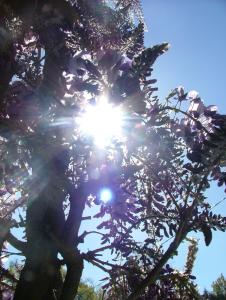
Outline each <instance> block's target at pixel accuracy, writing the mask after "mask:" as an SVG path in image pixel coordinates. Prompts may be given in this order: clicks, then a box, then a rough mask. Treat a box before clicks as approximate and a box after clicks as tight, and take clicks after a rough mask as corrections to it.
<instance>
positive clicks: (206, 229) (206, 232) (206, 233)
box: [201, 224, 212, 246]
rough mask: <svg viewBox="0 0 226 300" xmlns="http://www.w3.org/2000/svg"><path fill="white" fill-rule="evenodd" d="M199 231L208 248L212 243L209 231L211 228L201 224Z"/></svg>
mask: <svg viewBox="0 0 226 300" xmlns="http://www.w3.org/2000/svg"><path fill="white" fill-rule="evenodd" d="M201 230H202V232H203V235H204V238H205V243H206V246H209V244H210V243H211V241H212V231H211V228H210V227H209V226H208V225H206V224H202V226H201Z"/></svg>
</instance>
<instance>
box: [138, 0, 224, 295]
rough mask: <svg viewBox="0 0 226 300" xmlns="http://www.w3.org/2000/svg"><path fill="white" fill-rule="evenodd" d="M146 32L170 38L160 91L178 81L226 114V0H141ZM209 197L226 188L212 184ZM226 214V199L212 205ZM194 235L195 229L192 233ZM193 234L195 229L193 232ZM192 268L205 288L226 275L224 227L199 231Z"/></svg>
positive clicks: (160, 68)
mask: <svg viewBox="0 0 226 300" xmlns="http://www.w3.org/2000/svg"><path fill="white" fill-rule="evenodd" d="M142 3H143V10H144V15H145V20H146V23H147V27H148V32H147V33H146V35H145V44H146V46H150V45H154V44H158V43H161V42H169V43H170V44H171V48H170V50H169V51H168V53H166V54H164V55H163V56H161V57H160V58H159V59H158V61H157V62H156V64H155V65H154V77H155V78H156V79H157V80H158V83H157V86H158V87H159V92H158V94H159V95H160V97H164V96H166V95H167V93H168V92H169V91H170V90H171V89H173V88H174V87H177V86H179V85H183V86H184V87H185V89H186V90H188V91H189V90H191V89H195V90H197V91H198V92H199V93H200V96H201V97H202V99H203V100H204V103H205V104H206V105H210V104H216V105H217V106H218V108H219V111H220V112H221V113H224V114H226V93H225V88H226V1H225V0H143V1H142ZM208 196H209V198H210V201H211V203H216V202H218V201H220V200H221V199H222V198H223V197H224V196H226V194H224V193H223V191H222V190H220V189H219V188H216V187H213V188H212V189H211V190H210V191H209V193H208ZM214 211H215V212H217V213H222V214H224V215H226V203H225V202H224V203H223V204H221V205H218V207H216V209H215V210H214ZM191 236H192V235H191ZM193 236H194V237H195V235H193ZM199 238H200V240H199V252H198V255H197V260H196V263H195V268H194V273H195V275H196V276H197V283H198V285H199V286H200V288H201V290H202V289H203V288H205V287H206V288H210V285H211V283H212V282H213V280H215V279H216V278H217V277H218V276H219V275H220V273H223V274H224V275H225V276H226V233H216V232H214V233H213V241H212V243H211V244H210V246H209V247H206V246H205V244H204V241H203V237H202V236H201V235H200V236H199ZM186 251H187V248H186V247H185V245H182V246H181V247H180V249H179V253H180V255H179V257H177V258H176V259H175V265H177V266H178V267H181V266H183V265H184V261H185V257H186Z"/></svg>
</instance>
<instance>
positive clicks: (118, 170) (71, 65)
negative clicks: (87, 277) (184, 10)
mask: <svg viewBox="0 0 226 300" xmlns="http://www.w3.org/2000/svg"><path fill="white" fill-rule="evenodd" d="M113 2H114V3H115V4H114V3H113ZM133 15H135V16H136V17H138V18H139V22H133ZM136 23H138V24H137V25H135V24H136ZM0 24H1V25H0V26H1V27H0V41H1V43H0V69H1V77H0V99H1V104H0V125H1V127H0V155H1V164H0V180H1V183H0V193H1V198H0V201H1V208H0V218H1V219H0V234H1V235H0V238H1V240H0V245H1V248H2V254H4V253H6V251H8V250H9V249H8V248H5V247H7V246H6V241H7V242H8V243H9V244H10V245H11V246H13V247H14V248H15V249H17V250H18V251H19V252H20V254H21V255H23V256H24V258H25V264H24V267H23V270H22V271H21V272H20V278H19V280H17V282H16V292H15V295H14V299H15V300H20V299H23V300H31V299H32V300H41V299H50V300H51V299H59V300H63V299H64V300H65V299H66V300H72V299H74V298H75V296H76V294H77V290H78V286H79V282H80V279H81V275H82V271H83V268H84V261H87V262H89V263H91V264H93V265H94V266H96V267H99V268H100V269H102V270H104V271H105V272H106V273H107V277H106V278H105V279H106V282H105V285H104V289H105V295H106V297H108V298H107V299H109V297H110V296H111V293H112V291H113V289H112V288H114V289H116V290H117V291H120V292H121V291H123V292H124V294H123V299H127V300H132V299H139V297H149V299H150V297H155V298H156V299H166V297H167V299H177V297H178V290H183V289H184V290H186V291H189V293H190V292H191V293H194V292H195V289H194V284H193V281H192V280H193V279H194V277H193V276H192V275H191V269H192V263H193V262H192V261H190V262H187V267H186V271H187V273H186V271H185V272H184V273H180V272H177V271H176V270H174V269H173V268H172V267H171V266H169V259H170V258H171V257H173V256H174V255H175V253H176V251H177V249H178V247H179V245H180V243H181V242H182V241H183V240H184V239H185V238H186V237H187V235H188V234H189V233H190V232H192V231H196V232H197V231H199V232H202V233H203V236H204V239H205V243H206V245H207V246H208V245H209V244H210V243H211V240H212V232H213V230H222V231H224V230H225V228H226V218H225V217H223V216H221V215H216V214H214V213H213V212H212V208H211V206H210V204H209V203H208V201H207V199H206V196H205V191H206V190H207V189H208V188H209V187H210V183H211V181H216V182H217V183H218V185H219V186H225V183H226V172H225V162H226V154H225V146H226V140H225V134H226V116H224V115H221V114H219V113H218V112H217V108H216V107H215V106H205V105H204V103H203V101H202V100H201V98H200V97H199V95H198V93H197V92H194V91H192V92H189V93H186V92H185V91H184V89H183V88H182V87H178V88H176V89H175V90H173V91H172V93H171V94H170V95H169V96H168V97H166V99H164V100H161V101H160V99H158V97H157V96H156V95H155V94H154V93H155V92H156V90H157V88H156V86H155V83H156V80H155V79H153V78H152V70H153V69H152V67H153V64H154V62H155V60H156V59H157V58H158V57H159V56H160V55H162V54H164V53H165V52H166V51H167V50H168V48H169V45H168V44H165V43H163V44H161V45H155V46H153V47H149V48H145V47H144V44H143V35H144V28H145V26H144V24H143V19H142V15H141V10H140V2H139V1H137V0H136V1H135V0H131V1H129V0H124V1H101V0H92V1H88V0H77V1H64V0H54V1H53V0H48V1H42V0H32V1H31V0H29V1H28V0H21V1H13V0H7V1H4V0H3V1H1V2H0ZM103 97H105V98H106V99H108V101H109V102H110V104H111V105H112V106H111V107H112V109H113V108H115V107H117V108H120V110H121V111H122V113H123V116H124V117H123V128H122V131H123V134H122V137H121V136H120V137H119V136H118V137H117V136H116V137H114V138H113V139H112V141H111V143H110V144H108V145H107V146H106V147H105V148H103V149H98V148H97V146H96V145H95V139H94V138H93V137H92V136H90V135H88V134H85V133H84V132H83V131H82V130H81V128H80V126H79V123H78V120H79V118H82V116H83V115H84V113H85V111H86V108H87V106H89V105H91V106H93V107H95V106H97V105H98V103H99V102H100V101H101V99H102V98H103ZM182 102H183V103H184V104H183V107H186V108H185V110H182V108H181V107H182V106H181V105H182ZM93 125H94V124H93ZM106 125H107V120H106V119H105V123H103V124H102V128H104V127H105V126H106ZM104 187H108V188H109V189H110V190H111V193H112V199H111V201H109V202H107V203H106V202H104V201H102V199H101V196H100V191H101V189H102V188H104ZM217 200H218V199H217ZM85 206H86V207H95V209H96V210H98V213H96V214H95V216H90V217H85V216H84V209H85ZM91 211H92V209H91ZM90 218H92V219H95V220H96V221H97V222H99V224H98V226H97V228H96V230H94V231H84V232H80V226H81V223H83V221H85V222H89V219H90ZM90 222H92V220H91V221H90ZM16 231H17V232H18V235H17V237H16V236H15V234H14V232H16ZM21 231H23V233H24V236H23V238H22V239H19V237H21ZM137 231H139V232H140V231H141V232H142V236H144V239H143V241H142V242H140V241H138V240H137V239H136V238H135V236H136V235H135V233H136V232H137ZM91 234H97V235H98V236H100V237H101V240H100V244H98V242H99V240H98V239H97V244H96V245H94V249H92V250H87V251H81V250H80V245H81V244H82V243H85V244H86V239H87V237H88V236H89V235H91ZM106 251H108V252H107V255H106ZM59 254H60V256H59ZM101 255H102V256H101ZM59 257H61V259H59ZM106 257H107V259H106ZM62 265H63V266H66V268H67V272H66V276H65V278H62V276H61V273H60V268H61V266H62ZM5 268H6V266H4V264H2V263H1V276H2V282H4V283H5V284H7V278H8V279H9V278H10V276H11V275H10V273H9V272H8V270H6V269H5ZM5 271H6V272H5ZM122 283H123V285H125V286H126V289H121V285H122ZM166 295H167V296H166ZM118 299H119V298H118ZM141 299H143V298H141Z"/></svg>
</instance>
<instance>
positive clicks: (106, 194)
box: [100, 188, 113, 203]
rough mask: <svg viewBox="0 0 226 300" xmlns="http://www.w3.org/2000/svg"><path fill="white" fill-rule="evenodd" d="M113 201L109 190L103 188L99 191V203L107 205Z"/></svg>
mask: <svg viewBox="0 0 226 300" xmlns="http://www.w3.org/2000/svg"><path fill="white" fill-rule="evenodd" d="M112 199H113V193H112V191H111V190H110V189H109V188H103V189H102V190H101V191H100V201H103V202H104V203H107V202H109V201H111V200H112Z"/></svg>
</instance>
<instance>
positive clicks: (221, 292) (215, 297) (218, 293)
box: [203, 274, 226, 300]
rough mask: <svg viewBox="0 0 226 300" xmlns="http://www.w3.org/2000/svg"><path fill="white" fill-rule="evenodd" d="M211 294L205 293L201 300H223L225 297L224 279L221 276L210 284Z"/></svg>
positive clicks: (225, 280)
mask: <svg viewBox="0 0 226 300" xmlns="http://www.w3.org/2000/svg"><path fill="white" fill-rule="evenodd" d="M212 288H213V290H212V292H208V291H205V292H204V295H203V299H209V300H224V299H225V297H226V279H225V277H224V276H223V274H221V275H220V276H219V277H218V278H217V279H216V280H215V281H214V282H213V283H212Z"/></svg>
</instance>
